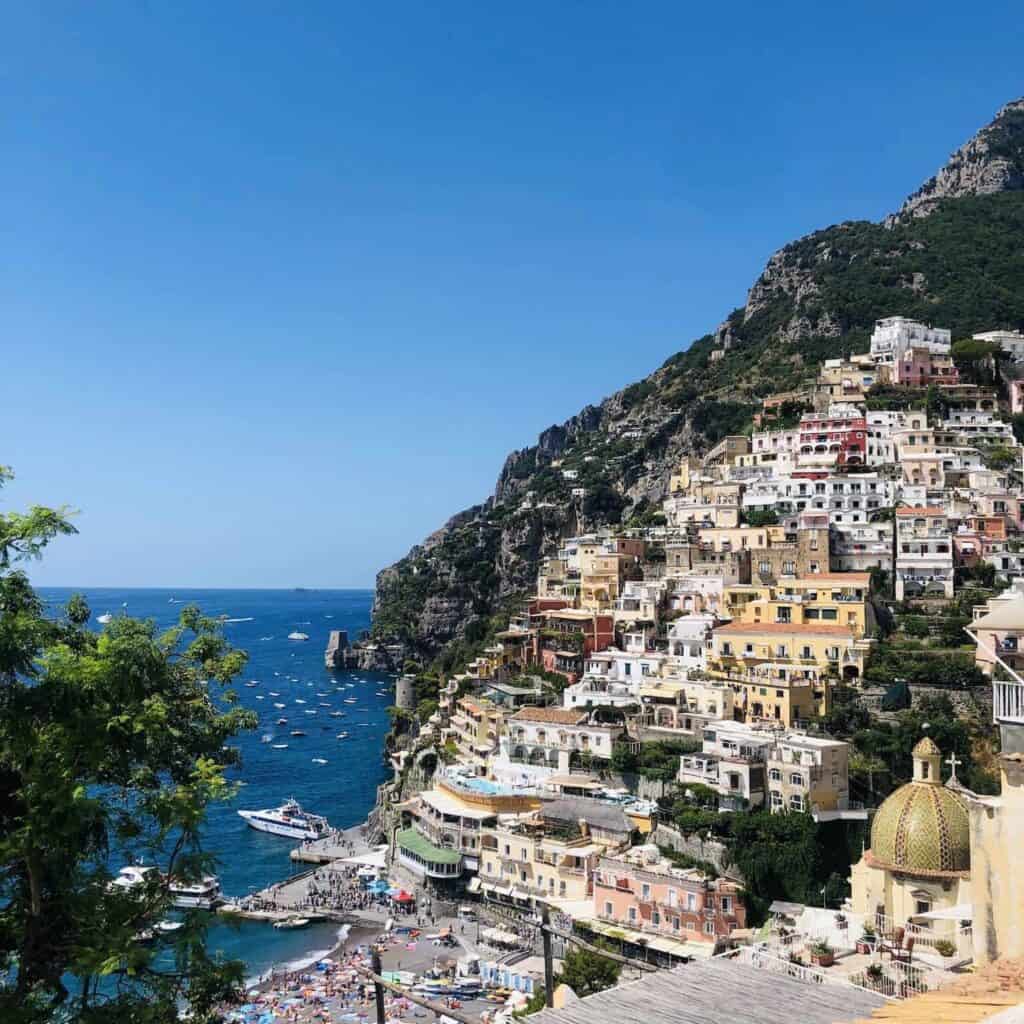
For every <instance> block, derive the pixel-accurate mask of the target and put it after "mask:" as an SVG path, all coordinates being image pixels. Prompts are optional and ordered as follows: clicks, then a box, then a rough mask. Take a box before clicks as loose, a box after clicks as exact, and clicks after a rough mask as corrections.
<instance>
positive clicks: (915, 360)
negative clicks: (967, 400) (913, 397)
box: [892, 347, 960, 387]
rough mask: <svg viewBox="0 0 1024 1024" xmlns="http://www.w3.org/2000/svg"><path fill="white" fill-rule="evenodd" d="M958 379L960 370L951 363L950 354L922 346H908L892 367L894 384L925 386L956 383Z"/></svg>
mask: <svg viewBox="0 0 1024 1024" xmlns="http://www.w3.org/2000/svg"><path fill="white" fill-rule="evenodd" d="M959 381H960V372H959V371H958V370H957V368H956V367H955V366H954V365H953V358H952V356H950V355H949V354H948V353H936V352H932V351H930V350H929V349H927V348H923V347H921V348H918V347H914V348H908V349H907V350H906V351H905V352H904V353H903V355H902V357H901V358H899V359H897V360H896V361H895V362H894V363H893V367H892V382H893V383H894V384H906V385H910V386H912V387H926V386H927V385H929V384H957V383H959Z"/></svg>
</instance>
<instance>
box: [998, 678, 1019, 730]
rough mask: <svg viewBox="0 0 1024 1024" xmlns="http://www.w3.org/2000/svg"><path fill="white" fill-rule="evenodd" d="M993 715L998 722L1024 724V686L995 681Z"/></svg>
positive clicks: (999, 680)
mask: <svg viewBox="0 0 1024 1024" xmlns="http://www.w3.org/2000/svg"><path fill="white" fill-rule="evenodd" d="M992 715H993V717H994V718H995V720H996V721H997V722H1024V686H1021V685H1020V684H1019V683H1011V682H1006V681H1005V680H1001V679H996V680H993V681H992Z"/></svg>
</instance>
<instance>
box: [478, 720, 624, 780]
mask: <svg viewBox="0 0 1024 1024" xmlns="http://www.w3.org/2000/svg"><path fill="white" fill-rule="evenodd" d="M621 732H622V729H621V728H620V727H618V726H611V725H593V724H591V723H590V721H589V716H588V715H587V713H586V712H585V711H579V710H572V709H569V708H534V707H528V708H520V709H519V710H518V711H517V712H516V713H515V714H514V715H512V716H511V717H510V718H507V719H506V720H505V729H504V732H503V733H502V736H501V741H500V744H499V750H498V756H497V758H496V759H495V760H494V762H493V764H492V767H493V770H494V774H495V776H496V777H501V776H502V775H504V776H509V775H510V774H512V775H515V776H517V777H518V776H530V777H543V776H546V775H551V774H553V773H554V772H559V773H560V774H565V773H566V772H568V771H569V768H570V764H571V761H572V758H573V755H574V754H589V755H591V756H593V757H599V758H605V759H607V758H610V757H611V755H612V744H613V742H614V740H615V739H616V737H618V736H619V735H620V734H621ZM510 769H512V771H511V772H510Z"/></svg>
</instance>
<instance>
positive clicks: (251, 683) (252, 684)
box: [245, 679, 260, 688]
mask: <svg viewBox="0 0 1024 1024" xmlns="http://www.w3.org/2000/svg"><path fill="white" fill-rule="evenodd" d="M245 685H246V686H248V687H250V688H252V687H253V686H259V685H260V684H259V683H257V682H256V680H255V679H250V680H249V682H247V683H246V684H245Z"/></svg>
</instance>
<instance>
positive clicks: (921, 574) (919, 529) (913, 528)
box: [896, 506, 953, 601]
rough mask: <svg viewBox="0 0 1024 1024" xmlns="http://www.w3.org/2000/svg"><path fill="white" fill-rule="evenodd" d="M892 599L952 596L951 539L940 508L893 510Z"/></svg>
mask: <svg viewBox="0 0 1024 1024" xmlns="http://www.w3.org/2000/svg"><path fill="white" fill-rule="evenodd" d="M896 531H897V532H896V600H897V601H902V600H904V598H909V597H921V596H924V597H929V596H930V597H945V598H951V597H952V596H953V537H952V533H951V532H950V526H949V520H948V518H947V516H946V511H945V509H944V508H941V507H934V506H933V507H923V508H909V507H906V506H901V507H900V508H898V509H897V510H896Z"/></svg>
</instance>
